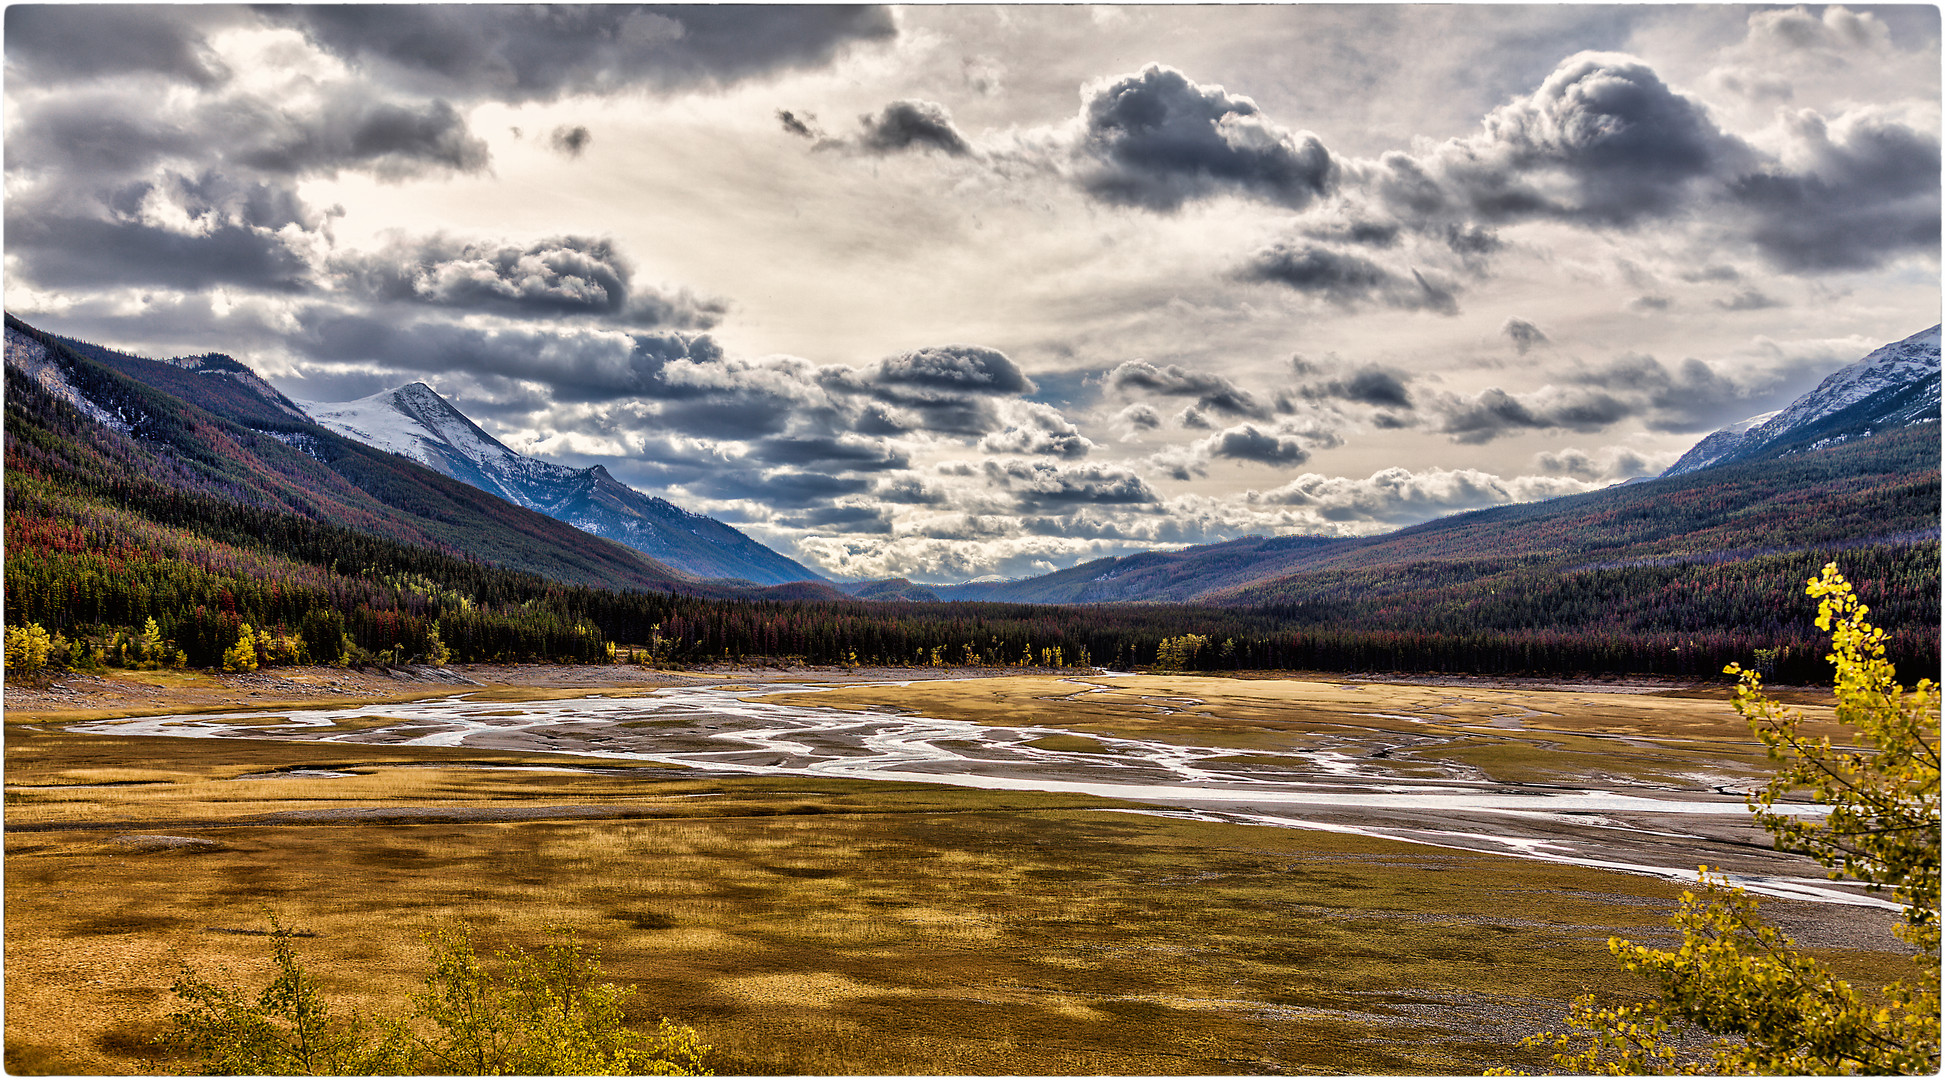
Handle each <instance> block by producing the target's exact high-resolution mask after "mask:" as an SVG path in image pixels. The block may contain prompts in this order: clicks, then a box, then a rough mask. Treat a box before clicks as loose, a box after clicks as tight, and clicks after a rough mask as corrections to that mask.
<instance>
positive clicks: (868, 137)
mask: <svg viewBox="0 0 1945 1080" xmlns="http://www.w3.org/2000/svg"><path fill="white" fill-rule="evenodd" d="M858 123H859V125H860V126H862V127H863V129H864V130H863V132H862V133H861V134H860V135H859V136H858V140H857V145H858V146H859V147H860V148H861V149H863V150H865V151H866V152H868V153H873V154H893V153H898V152H900V151H904V150H911V149H913V148H921V149H923V148H930V149H933V150H938V151H940V152H942V153H945V154H948V155H950V156H952V157H965V156H966V155H968V154H971V153H972V145H971V144H970V143H968V142H967V141H966V138H965V136H963V135H961V134H959V129H958V128H955V127H953V126H952V117H951V115H950V114H948V113H947V112H946V110H945V106H943V105H940V104H939V103H937V102H933V101H919V100H916V99H909V98H908V99H905V100H901V101H894V102H892V103H891V104H889V105H887V106H885V107H884V108H883V109H881V110H879V111H878V113H877V114H876V115H873V114H870V113H867V114H865V115H864V116H860V117H859V118H858ZM788 126H789V124H788V123H786V124H785V127H788Z"/></svg>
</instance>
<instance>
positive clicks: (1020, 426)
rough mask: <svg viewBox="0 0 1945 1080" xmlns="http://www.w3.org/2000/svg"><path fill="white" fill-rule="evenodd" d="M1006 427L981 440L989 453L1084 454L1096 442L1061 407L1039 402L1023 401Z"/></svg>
mask: <svg viewBox="0 0 1945 1080" xmlns="http://www.w3.org/2000/svg"><path fill="white" fill-rule="evenodd" d="M1008 413H1009V421H1008V423H1007V425H1006V427H1005V428H1004V429H1002V430H1000V431H995V432H993V433H992V434H990V435H988V436H986V437H985V438H984V439H981V440H980V441H979V448H980V449H981V450H984V451H985V452H987V453H989V454H1036V455H1041V456H1045V457H1059V458H1082V457H1086V456H1087V453H1088V451H1090V450H1092V449H1094V443H1093V442H1091V441H1089V440H1088V438H1087V437H1086V436H1084V435H1082V434H1081V433H1080V429H1079V428H1076V427H1075V426H1074V425H1073V423H1072V422H1070V421H1069V420H1068V419H1067V418H1066V417H1065V416H1062V415H1061V414H1060V411H1059V410H1058V409H1055V408H1053V407H1052V406H1049V405H1042V404H1040V403H1038V402H1021V403H1018V404H1015V405H1013V406H1012V407H1011V408H1010V409H1009V410H1008Z"/></svg>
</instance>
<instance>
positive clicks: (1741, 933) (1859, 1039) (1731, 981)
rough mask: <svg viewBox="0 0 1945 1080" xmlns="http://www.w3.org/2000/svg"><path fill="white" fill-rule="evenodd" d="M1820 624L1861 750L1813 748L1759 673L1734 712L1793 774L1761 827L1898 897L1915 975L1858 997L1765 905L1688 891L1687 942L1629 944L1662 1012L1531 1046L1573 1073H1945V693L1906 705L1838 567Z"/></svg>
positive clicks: (1823, 581)
mask: <svg viewBox="0 0 1945 1080" xmlns="http://www.w3.org/2000/svg"><path fill="white" fill-rule="evenodd" d="M1808 591H1809V593H1810V595H1811V596H1814V597H1817V598H1818V600H1819V603H1818V608H1817V627H1818V629H1820V630H1825V631H1828V632H1829V633H1830V635H1831V651H1830V655H1829V657H1828V659H1829V660H1830V662H1831V663H1833V664H1835V665H1836V668H1837V676H1836V694H1837V720H1838V722H1840V723H1842V724H1845V725H1847V726H1848V727H1849V728H1850V731H1851V736H1850V739H1849V741H1850V742H1851V743H1852V744H1853V745H1852V746H1851V747H1848V748H1846V747H1841V746H1836V745H1833V744H1832V743H1831V741H1830V739H1829V737H1828V736H1820V737H1817V738H1811V737H1809V736H1807V735H1805V734H1804V733H1803V731H1802V724H1803V717H1802V715H1801V714H1800V713H1799V712H1797V711H1796V710H1793V709H1787V708H1785V707H1784V706H1783V705H1781V704H1780V703H1779V702H1777V701H1775V700H1774V699H1772V698H1769V697H1767V696H1765V695H1764V693H1763V690H1762V678H1761V676H1760V675H1758V674H1757V673H1756V672H1753V671H1744V670H1742V669H1741V668H1740V667H1739V666H1737V665H1733V664H1732V665H1730V667H1729V669H1728V670H1729V673H1730V674H1737V675H1740V676H1741V680H1742V681H1741V683H1740V684H1739V685H1738V686H1737V687H1736V711H1737V712H1740V713H1741V714H1742V715H1743V716H1744V717H1745V718H1747V719H1748V720H1749V722H1750V725H1751V726H1752V727H1753V728H1754V730H1755V732H1756V736H1757V737H1758V738H1760V739H1761V740H1762V742H1763V745H1764V746H1766V747H1768V749H1769V756H1770V758H1771V760H1773V761H1775V762H1777V763H1778V765H1779V768H1778V770H1777V772H1776V774H1775V776H1774V778H1773V779H1771V780H1770V782H1769V785H1768V786H1767V787H1765V788H1764V789H1763V790H1762V791H1760V792H1758V793H1756V794H1754V795H1752V796H1751V797H1750V810H1751V812H1753V813H1754V814H1755V815H1756V820H1757V821H1759V822H1761V823H1762V825H1763V827H1764V828H1766V829H1768V830H1769V831H1770V833H1772V834H1773V835H1774V836H1775V837H1776V846H1777V847H1778V848H1779V849H1782V850H1785V851H1796V852H1801V853H1803V854H1806V855H1809V856H1811V857H1812V858H1814V859H1816V860H1817V861H1818V862H1820V863H1822V864H1823V865H1825V866H1827V867H1829V868H1830V876H1831V877H1833V878H1836V877H1848V878H1851V879H1854V880H1856V881H1859V882H1862V883H1863V884H1864V886H1865V887H1866V888H1867V889H1870V890H1871V891H1873V892H1878V891H1889V892H1890V894H1891V895H1892V897H1893V898H1895V899H1896V900H1897V902H1898V903H1899V904H1900V905H1901V907H1902V916H1903V917H1902V919H1901V920H1900V921H1899V924H1898V926H1897V928H1896V933H1897V935H1898V937H1900V938H1902V939H1903V940H1904V941H1906V942H1907V943H1909V944H1910V945H1911V946H1912V947H1913V948H1914V949H1915V951H1916V955H1915V956H1913V957H1912V959H1913V961H1914V964H1913V968H1912V974H1911V977H1910V978H1907V979H1901V980H1898V981H1897V982H1894V983H1892V984H1891V985H1889V986H1885V987H1883V988H1881V989H1874V990H1868V991H1866V990H1859V989H1857V988H1855V987H1853V986H1851V985H1850V984H1849V983H1848V982H1846V981H1844V980H1842V979H1839V978H1837V977H1836V975H1834V974H1833V973H1832V972H1831V971H1830V970H1829V969H1828V968H1826V967H1825V966H1824V965H1823V964H1821V963H1819V962H1818V961H1816V960H1815V959H1813V958H1811V957H1809V956H1806V955H1804V953H1803V952H1802V951H1801V950H1799V949H1798V948H1797V947H1796V944H1795V943H1794V942H1793V941H1791V940H1790V939H1789V937H1788V936H1786V935H1785V934H1783V933H1782V932H1781V931H1779V930H1777V929H1776V928H1775V927H1773V926H1770V925H1769V924H1767V923H1765V922H1763V921H1762V918H1761V917H1760V915H1759V914H1758V912H1757V905H1756V901H1755V900H1753V899H1751V898H1750V897H1749V896H1748V895H1747V894H1745V893H1744V892H1743V891H1742V890H1741V889H1733V890H1730V889H1724V888H1722V886H1721V883H1720V882H1719V881H1717V880H1714V879H1712V878H1711V877H1710V875H1708V874H1707V872H1706V871H1707V868H1706V867H1704V868H1703V870H1704V874H1703V880H1704V885H1705V886H1706V889H1705V891H1704V892H1703V893H1702V894H1700V895H1698V894H1696V893H1694V892H1688V893H1684V894H1682V905H1681V910H1680V911H1679V913H1678V914H1677V915H1676V916H1675V924H1676V926H1677V927H1679V928H1680V929H1681V931H1682V945H1681V947H1680V948H1678V949H1675V950H1673V951H1667V950H1661V949H1650V948H1644V947H1642V946H1639V945H1635V944H1633V943H1632V942H1628V941H1623V940H1621V939H1619V938H1614V939H1610V940H1609V942H1608V948H1609V949H1610V950H1612V951H1613V953H1614V955H1615V956H1616V957H1618V958H1619V959H1620V961H1621V964H1622V966H1624V967H1626V968H1627V969H1628V970H1629V971H1632V972H1635V973H1637V974H1641V975H1646V976H1648V977H1650V978H1652V979H1653V980H1654V981H1655V982H1656V983H1657V984H1658V985H1659V988H1660V991H1661V996H1660V998H1659V999H1658V1000H1655V1001H1650V1002H1647V1003H1645V1004H1640V1005H1623V1006H1617V1007H1614V1008H1605V1009H1603V1008H1599V1007H1598V1006H1597V1004H1596V1002H1595V1000H1594V998H1593V997H1592V996H1591V995H1590V996H1588V997H1583V998H1581V999H1579V1000H1578V1001H1576V1002H1575V1003H1574V1008H1573V1011H1572V1012H1571V1013H1570V1014H1569V1015H1568V1017H1567V1025H1568V1028H1569V1030H1568V1032H1567V1033H1565V1034H1555V1033H1547V1034H1544V1035H1537V1036H1534V1037H1533V1038H1531V1039H1528V1040H1527V1041H1526V1043H1525V1045H1528V1046H1551V1047H1553V1048H1555V1049H1556V1050H1558V1052H1557V1053H1556V1054H1555V1055H1554V1058H1553V1061H1554V1064H1555V1065H1557V1066H1559V1067H1561V1068H1562V1069H1564V1070H1566V1071H1569V1072H1575V1073H1605V1074H1610V1075H1620V1074H1640V1073H1706V1074H1713V1075H1722V1074H1745V1075H1746V1074H1794V1075H1810V1074H1818V1075H1833V1074H1853V1073H1893V1074H1928V1075H1936V1074H1937V1073H1938V1070H1939V1012H1938V1007H1939V953H1938V947H1939V923H1938V919H1939V912H1938V904H1939V898H1938V854H1939V851H1938V849H1939V815H1938V810H1939V805H1938V802H1939V790H1938V735H1939V711H1938V710H1939V691H1938V686H1937V685H1936V684H1934V683H1933V682H1932V681H1931V680H1930V679H1923V680H1920V681H1919V682H1918V684H1917V686H1915V687H1913V688H1911V689H1909V690H1907V689H1905V688H1904V687H1902V686H1900V685H1899V684H1898V682H1897V672H1896V671H1895V670H1894V669H1893V668H1892V666H1891V664H1890V663H1889V662H1888V661H1886V660H1885V658H1884V640H1885V634H1884V631H1883V630H1881V629H1879V628H1877V627H1875V626H1872V625H1871V624H1870V622H1869V621H1868V620H1867V616H1868V615H1869V614H1870V609H1869V608H1867V607H1865V606H1864V605H1863V604H1862V603H1861V602H1859V600H1858V599H1857V596H1856V595H1855V594H1854V593H1853V592H1852V591H1851V586H1850V583H1849V582H1847V581H1845V580H1844V577H1843V575H1841V574H1839V573H1838V572H1837V566H1836V564H1835V563H1831V564H1829V565H1826V566H1825V567H1824V568H1823V573H1822V574H1821V575H1820V576H1819V577H1817V578H1814V579H1812V580H1811V581H1810V583H1809V590H1808ZM1799 788H1801V789H1807V790H1808V791H1809V793H1810V794H1811V795H1812V796H1813V797H1814V798H1815V799H1816V800H1817V801H1818V802H1820V803H1822V804H1824V805H1825V806H1826V807H1828V808H1829V809H1828V812H1827V813H1826V814H1824V815H1822V816H1821V817H1809V816H1801V815H1795V814H1786V813H1778V812H1776V810H1775V807H1776V805H1777V803H1778V802H1779V801H1781V800H1782V799H1783V798H1784V796H1786V795H1788V794H1789V793H1791V792H1793V791H1796V790H1798V789H1799Z"/></svg>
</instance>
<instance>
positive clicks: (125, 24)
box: [7, 4, 234, 87]
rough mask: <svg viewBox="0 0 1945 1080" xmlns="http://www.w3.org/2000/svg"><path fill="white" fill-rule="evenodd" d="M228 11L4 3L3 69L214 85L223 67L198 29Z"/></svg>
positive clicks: (61, 79)
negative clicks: (142, 76) (160, 78)
mask: <svg viewBox="0 0 1945 1080" xmlns="http://www.w3.org/2000/svg"><path fill="white" fill-rule="evenodd" d="M233 17H234V14H233V9H226V8H222V7H208V8H201V7H196V6H188V5H185V6H177V5H173V4H150V5H130V4H100V5H93V4H18V5H15V6H13V7H10V8H8V9H7V68H8V70H9V72H10V73H11V74H17V75H19V76H20V77H22V78H24V79H26V80H27V81H29V82H31V83H33V84H35V85H38V86H54V85H60V84H63V83H70V82H78V81H83V80H87V79H92V78H98V77H102V76H116V75H126V74H129V73H131V72H145V73H154V74H159V75H167V76H172V77H174V78H177V79H181V80H183V81H185V82H189V83H193V84H195V85H197V86H203V87H211V86H216V85H219V84H221V83H223V82H224V81H226V80H228V79H229V77H230V71H229V69H228V68H227V67H226V66H224V64H223V62H222V60H221V59H220V58H218V57H217V56H216V54H215V53H214V52H212V51H211V50H210V48H209V42H208V40H207V38H206V37H205V31H206V30H208V29H210V28H211V27H212V26H213V25H221V24H222V23H223V22H227V21H229V20H230V19H231V18H233Z"/></svg>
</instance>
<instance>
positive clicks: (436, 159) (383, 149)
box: [209, 91, 491, 180]
mask: <svg viewBox="0 0 1945 1080" xmlns="http://www.w3.org/2000/svg"><path fill="white" fill-rule="evenodd" d="M221 113H228V114H229V115H227V116H225V115H220V114H221ZM209 119H211V120H212V121H215V122H217V123H224V124H230V125H236V126H237V127H238V128H240V129H244V130H254V131H256V132H259V133H261V135H262V141H260V142H257V143H256V145H253V146H244V147H240V148H239V149H238V150H237V152H236V153H235V155H234V157H235V160H236V161H237V162H239V163H241V164H243V165H247V166H249V167H250V168H252V169H257V170H260V171H262V172H267V173H273V174H277V173H281V174H285V175H290V176H317V175H322V176H335V175H336V174H337V173H338V171H339V170H340V169H361V170H365V171H369V172H371V173H372V174H374V175H376V176H378V177H379V178H380V179H384V180H398V179H403V178H406V177H411V176H420V175H424V174H425V173H428V172H441V171H449V172H458V173H470V172H479V171H480V170H482V169H484V168H486V164H487V161H488V160H489V158H490V156H491V155H489V154H488V152H487V149H486V142H485V141H484V140H482V139H480V138H479V137H478V136H476V135H474V134H473V133H472V131H471V130H470V129H468V128H467V126H466V119H465V118H464V117H462V116H460V115H459V110H457V109H455V108H453V107H452V105H451V104H450V103H448V102H444V101H431V102H427V103H425V104H422V105H418V104H399V103H396V102H390V101H380V100H372V99H370V98H369V97H367V96H365V95H364V94H362V93H360V92H355V91H346V92H342V93H339V94H337V95H334V96H333V97H332V98H331V99H330V100H329V101H327V102H326V103H325V104H324V107H323V108H322V109H320V110H319V111H318V112H316V113H314V114H311V115H308V116H292V115H290V114H287V113H282V112H280V111H272V110H269V109H266V108H263V107H262V106H260V105H258V104H256V103H249V104H245V103H242V102H238V103H235V104H233V105H232V106H231V107H230V108H228V109H224V110H219V115H214V116H211V117H210V118H209Z"/></svg>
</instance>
